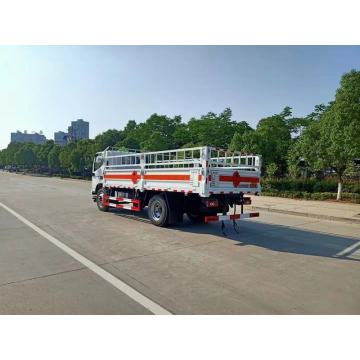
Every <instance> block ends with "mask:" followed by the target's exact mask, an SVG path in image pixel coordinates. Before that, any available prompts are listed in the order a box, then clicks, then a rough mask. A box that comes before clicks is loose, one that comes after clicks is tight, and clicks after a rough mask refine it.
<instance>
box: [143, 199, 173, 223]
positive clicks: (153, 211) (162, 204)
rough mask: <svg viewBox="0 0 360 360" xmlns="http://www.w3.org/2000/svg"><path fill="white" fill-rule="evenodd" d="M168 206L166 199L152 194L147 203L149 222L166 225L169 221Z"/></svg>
mask: <svg viewBox="0 0 360 360" xmlns="http://www.w3.org/2000/svg"><path fill="white" fill-rule="evenodd" d="M169 213H170V210H169V207H168V205H167V203H166V200H165V199H164V198H163V197H162V196H160V195H155V196H153V197H152V198H151V199H150V201H149V205H148V216H149V219H150V220H151V222H152V223H153V224H154V225H156V226H166V225H167V224H168V221H169Z"/></svg>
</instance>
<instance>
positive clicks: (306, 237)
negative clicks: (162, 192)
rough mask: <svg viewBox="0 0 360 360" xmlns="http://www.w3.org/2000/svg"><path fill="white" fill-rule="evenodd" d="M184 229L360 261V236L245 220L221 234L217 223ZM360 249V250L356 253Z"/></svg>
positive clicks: (277, 248)
mask: <svg viewBox="0 0 360 360" xmlns="http://www.w3.org/2000/svg"><path fill="white" fill-rule="evenodd" d="M177 229H178V230H181V231H188V232H195V233H204V234H212V235H214V234H218V236H222V237H223V238H224V239H227V240H232V241H235V242H236V244H235V245H236V246H241V247H243V246H257V247H262V248H265V249H269V250H272V251H277V252H287V253H293V254H301V255H312V256H321V257H330V258H336V259H341V260H352V261H360V239H356V238H352V237H344V236H339V235H333V234H327V233H322V232H316V231H309V230H302V229H297V228H294V227H291V226H284V225H278V224H268V223H261V222H259V221H256V222H251V221H249V222H246V221H243V222H241V224H239V229H238V233H237V232H236V231H235V230H234V229H233V227H232V224H231V223H228V224H227V225H226V226H225V232H226V236H224V235H222V233H221V228H220V225H218V224H208V225H205V224H197V225H191V226H190V227H188V226H186V227H181V228H177ZM357 251H359V252H358V253H357V254H355V253H356V252H357Z"/></svg>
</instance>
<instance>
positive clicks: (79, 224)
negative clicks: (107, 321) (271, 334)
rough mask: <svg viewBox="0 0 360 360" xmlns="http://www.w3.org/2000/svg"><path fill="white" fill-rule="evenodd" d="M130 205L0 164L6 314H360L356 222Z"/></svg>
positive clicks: (0, 272) (1, 306)
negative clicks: (148, 210)
mask: <svg viewBox="0 0 360 360" xmlns="http://www.w3.org/2000/svg"><path fill="white" fill-rule="evenodd" d="M1 204H3V205H4V206H5V207H7V208H5V207H4V206H1ZM10 210H11V211H12V212H11V211H10ZM9 211H10V212H9ZM129 214H130V213H129V212H127V211H125V210H123V211H117V212H109V213H102V212H100V211H98V210H97V208H96V205H95V204H94V203H93V202H92V200H91V196H90V183H89V182H85V181H76V180H61V179H56V178H42V177H31V176H24V175H16V174H9V173H2V172H0V314H151V313H157V312H156V310H155V311H152V308H151V306H152V305H151V304H153V305H154V304H155V305H154V306H155V307H156V306H158V307H159V309H160V310H164V312H165V313H166V312H167V311H168V312H170V313H173V314H360V225H358V224H347V223H341V222H334V221H332V222H331V221H326V220H319V219H311V218H305V217H301V216H292V215H285V214H275V213H270V212H263V213H261V214H260V216H261V217H260V218H258V219H251V220H244V221H241V222H239V226H240V233H239V234H237V233H235V232H234V230H233V229H232V227H231V226H230V225H229V226H228V227H227V229H226V231H227V235H228V236H227V237H224V236H223V235H222V233H221V229H220V226H219V224H214V223H212V224H208V225H202V224H200V225H193V224H190V223H188V222H186V221H185V223H184V225H183V226H181V227H172V228H157V227H155V226H153V225H151V224H150V223H149V222H148V221H147V219H146V214H143V215H142V216H140V217H139V216H132V215H129ZM149 303H150V306H148V305H149ZM160 313H161V311H160Z"/></svg>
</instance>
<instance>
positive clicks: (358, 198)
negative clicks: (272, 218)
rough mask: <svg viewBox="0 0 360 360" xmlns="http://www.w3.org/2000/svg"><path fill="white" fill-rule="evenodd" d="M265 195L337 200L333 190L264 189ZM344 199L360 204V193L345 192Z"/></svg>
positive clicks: (263, 193)
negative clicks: (311, 191) (313, 191)
mask: <svg viewBox="0 0 360 360" xmlns="http://www.w3.org/2000/svg"><path fill="white" fill-rule="evenodd" d="M261 194H262V195H264V196H277V197H284V198H291V199H306V200H336V193H332V192H322V193H320V192H315V193H310V192H306V191H304V192H301V191H262V192H261ZM341 197H342V200H348V201H351V202H354V203H357V204H360V194H356V193H348V192H343V193H342V195H341Z"/></svg>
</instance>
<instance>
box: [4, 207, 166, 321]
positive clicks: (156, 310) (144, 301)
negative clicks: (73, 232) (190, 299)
mask: <svg viewBox="0 0 360 360" xmlns="http://www.w3.org/2000/svg"><path fill="white" fill-rule="evenodd" d="M0 206H2V207H3V208H4V209H5V210H6V211H8V212H9V213H10V214H12V215H14V216H15V217H16V218H18V219H19V220H20V221H22V222H23V223H24V224H25V225H27V226H29V227H30V228H31V229H33V230H34V231H36V232H37V233H38V234H40V235H41V236H43V237H44V238H45V239H46V240H48V241H50V242H51V243H52V244H54V245H55V246H57V247H58V248H60V249H61V250H62V251H64V252H65V253H67V254H68V255H70V256H72V257H73V258H74V259H75V260H77V261H78V262H80V263H81V264H83V265H84V266H86V267H87V268H88V269H90V270H91V271H93V272H94V273H95V274H97V275H98V276H100V277H101V278H103V279H104V280H106V281H107V282H109V283H110V284H111V285H113V286H114V287H116V288H117V289H119V290H120V291H121V292H123V293H124V294H126V295H127V296H128V297H130V298H131V299H133V300H134V301H136V302H137V303H138V304H140V305H142V306H143V307H145V308H146V309H148V310H149V311H150V312H152V313H153V314H155V315H171V313H170V312H169V311H168V310H166V309H164V308H163V307H161V306H160V305H158V304H156V303H155V302H154V301H152V300H150V299H149V298H147V297H146V296H144V295H142V294H141V293H139V292H138V291H136V290H135V289H133V288H132V287H130V286H129V285H127V284H126V283H124V282H123V281H121V280H120V279H118V278H117V277H115V276H114V275H112V274H110V273H109V272H107V271H106V270H104V269H103V268H101V267H100V266H98V265H96V264H95V263H94V262H92V261H91V260H89V259H87V258H86V257H85V256H83V255H81V254H79V253H78V252H76V251H75V250H73V249H71V248H70V247H69V246H67V245H65V244H64V243H62V242H61V241H60V240H58V239H56V238H54V237H53V236H52V235H50V234H48V233H47V232H46V231H44V230H42V229H40V228H39V227H38V226H36V225H35V224H33V223H32V222H30V221H29V220H27V219H25V218H24V217H23V216H21V215H20V214H18V213H17V212H16V211H14V210H12V209H10V208H9V207H8V206H6V205H4V204H3V203H1V202H0Z"/></svg>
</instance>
